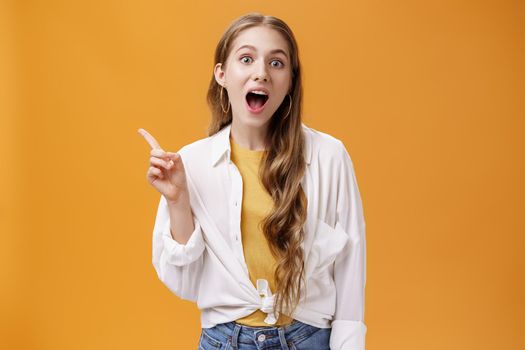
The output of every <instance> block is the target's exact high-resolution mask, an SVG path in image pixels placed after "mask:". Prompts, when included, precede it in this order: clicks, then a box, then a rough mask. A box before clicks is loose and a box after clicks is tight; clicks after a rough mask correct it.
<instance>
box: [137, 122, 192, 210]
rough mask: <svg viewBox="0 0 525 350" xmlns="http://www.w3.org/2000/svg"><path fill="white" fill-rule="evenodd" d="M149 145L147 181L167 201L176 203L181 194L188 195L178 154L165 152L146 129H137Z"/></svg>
mask: <svg viewBox="0 0 525 350" xmlns="http://www.w3.org/2000/svg"><path fill="white" fill-rule="evenodd" d="M138 133H139V134H141V135H142V136H144V138H145V139H146V141H147V142H148V144H149V145H150V146H151V152H150V155H151V157H150V167H149V169H148V172H147V174H146V178H147V179H148V182H149V183H150V184H151V185H152V186H153V187H154V188H155V189H156V190H157V191H159V192H160V193H161V194H162V195H163V196H164V197H165V198H166V200H167V201H168V202H172V203H177V202H178V200H179V199H180V198H182V197H181V195H182V196H187V195H188V186H187V183H186V172H185V170H184V164H183V163H182V159H181V157H180V154H178V153H173V152H165V151H164V150H163V149H162V148H161V147H160V145H159V143H158V142H157V140H155V138H154V137H153V136H151V135H150V134H149V133H148V132H147V131H146V130H144V129H139V130H138Z"/></svg>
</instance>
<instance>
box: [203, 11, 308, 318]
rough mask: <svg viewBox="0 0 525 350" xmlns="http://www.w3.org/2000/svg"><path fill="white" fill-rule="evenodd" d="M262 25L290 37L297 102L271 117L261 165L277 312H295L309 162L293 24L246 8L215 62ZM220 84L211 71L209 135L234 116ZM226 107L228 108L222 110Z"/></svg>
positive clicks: (265, 229) (301, 271)
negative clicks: (268, 205)
mask: <svg viewBox="0 0 525 350" xmlns="http://www.w3.org/2000/svg"><path fill="white" fill-rule="evenodd" d="M260 25H265V26H268V27H269V28H272V29H275V30H277V31H278V32H279V33H280V34H281V35H282V36H283V37H284V39H285V40H286V41H287V43H288V48H289V53H290V61H291V69H292V86H291V90H290V95H291V97H292V99H291V100H292V101H293V102H290V98H288V97H285V98H284V100H283V102H282V103H281V105H280V106H279V107H278V108H277V110H276V111H275V113H274V114H273V116H272V117H271V119H270V121H269V127H268V132H267V135H266V145H268V146H267V148H266V150H265V151H264V153H263V157H262V160H261V165H260V168H259V176H260V178H261V183H262V184H263V186H264V188H265V189H266V191H267V192H268V193H269V194H270V195H271V197H272V199H273V208H272V210H271V211H270V213H269V214H268V215H267V216H266V217H265V218H264V220H262V221H261V223H260V224H261V226H259V227H262V231H263V233H264V235H265V237H266V239H267V241H268V244H269V247H270V251H271V253H272V254H273V256H274V257H275V258H276V262H277V266H276V269H275V273H274V280H275V284H276V290H275V291H274V294H275V300H274V312H275V311H278V312H279V313H284V314H285V315H288V316H291V315H292V314H293V313H294V311H295V309H296V307H297V304H298V303H299V298H300V297H301V292H302V289H303V288H305V282H304V278H305V276H304V253H303V250H302V247H301V243H302V242H303V240H304V230H303V224H304V222H305V220H306V209H307V204H308V202H307V198H306V195H305V193H304V191H303V188H302V186H301V179H302V177H303V175H304V172H305V168H306V164H305V160H304V135H303V131H302V122H301V107H302V84H301V65H300V62H299V53H298V47H297V42H296V40H295V37H294V35H293V33H292V31H291V29H290V28H289V27H288V25H286V23H284V22H283V21H282V20H280V19H278V18H276V17H273V16H264V15H262V14H260V13H248V14H246V15H244V16H241V17H239V18H238V19H236V20H235V21H233V22H232V23H231V24H230V26H229V27H228V29H227V30H226V31H225V32H224V34H223V35H222V37H221V39H220V40H219V43H218V44H217V47H216V49H215V62H214V65H215V64H217V63H222V64H223V65H224V64H225V62H226V60H227V58H228V55H229V53H230V51H231V49H232V43H233V41H234V40H235V38H236V37H237V36H238V35H239V33H241V32H242V31H243V30H245V29H247V28H251V27H255V26H260ZM220 88H221V86H220V85H219V84H218V83H217V82H216V80H215V76H214V75H212V78H211V81H210V85H209V88H208V94H207V102H208V105H209V108H210V109H211V113H212V120H211V123H210V125H209V127H208V136H211V135H213V134H215V133H217V132H218V131H220V130H221V129H222V128H223V127H224V126H226V125H228V124H229V123H231V121H232V109H231V108H227V107H225V106H228V104H229V100H228V96H227V94H224V95H223V96H222V100H221V93H220ZM290 103H291V106H290ZM223 109H224V110H226V111H227V112H226V113H225V112H223Z"/></svg>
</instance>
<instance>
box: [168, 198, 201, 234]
mask: <svg viewBox="0 0 525 350" xmlns="http://www.w3.org/2000/svg"><path fill="white" fill-rule="evenodd" d="M167 204H168V211H169V215H170V228H171V236H172V237H173V239H174V240H175V241H177V242H178V243H180V244H186V243H187V242H188V240H189V239H190V237H191V234H192V232H193V231H194V230H195V225H194V224H193V214H192V213H191V207H190V197H189V195H188V192H187V191H184V192H183V193H181V195H180V197H179V199H178V200H177V201H174V202H169V201H168V202H167Z"/></svg>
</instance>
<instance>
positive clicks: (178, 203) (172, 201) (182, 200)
mask: <svg viewBox="0 0 525 350" xmlns="http://www.w3.org/2000/svg"><path fill="white" fill-rule="evenodd" d="M166 202H167V203H168V206H169V207H182V206H186V205H189V204H190V196H189V193H188V191H185V190H184V191H181V192H180V193H179V194H178V195H177V197H176V198H166Z"/></svg>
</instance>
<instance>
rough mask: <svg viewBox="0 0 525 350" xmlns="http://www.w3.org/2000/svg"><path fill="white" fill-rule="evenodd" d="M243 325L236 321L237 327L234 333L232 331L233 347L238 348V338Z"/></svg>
mask: <svg viewBox="0 0 525 350" xmlns="http://www.w3.org/2000/svg"><path fill="white" fill-rule="evenodd" d="M241 327H242V326H241V325H240V324H238V323H235V328H234V329H233V333H232V347H233V348H234V349H238V347H239V346H238V345H237V339H238V338H239V332H240V331H241Z"/></svg>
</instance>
